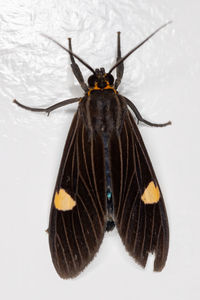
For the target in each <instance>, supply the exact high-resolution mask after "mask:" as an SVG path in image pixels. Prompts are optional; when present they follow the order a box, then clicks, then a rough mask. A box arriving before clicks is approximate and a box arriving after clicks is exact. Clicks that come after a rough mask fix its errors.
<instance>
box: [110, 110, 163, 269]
mask: <svg viewBox="0 0 200 300" xmlns="http://www.w3.org/2000/svg"><path fill="white" fill-rule="evenodd" d="M109 151H110V168H111V179H112V193H113V201H114V217H115V223H116V226H117V229H118V231H119V234H120V236H121V239H122V241H123V243H124V245H125V247H126V249H127V250H128V252H129V253H130V255H131V256H132V257H134V258H135V260H136V261H137V262H138V263H139V264H140V265H142V266H143V267H145V265H146V262H147V258H148V254H149V253H150V252H151V253H155V261H154V270H155V271H161V270H162V268H163V267H164V265H165V262H166V259H167V253H168V244H169V229H168V220H167V214H166V210H165V205H164V201H163V197H162V194H161V191H160V188H159V184H158V181H157V179H156V176H155V173H154V171H153V168H152V165H151V162H150V159H149V156H148V154H147V151H146V148H145V146H144V143H143V141H142V138H141V135H140V133H139V130H138V128H137V126H136V124H135V122H134V120H133V118H132V116H131V114H130V113H129V112H126V113H125V117H124V122H123V124H122V128H121V131H120V133H117V132H115V133H113V134H112V136H111V137H110V145H109Z"/></svg>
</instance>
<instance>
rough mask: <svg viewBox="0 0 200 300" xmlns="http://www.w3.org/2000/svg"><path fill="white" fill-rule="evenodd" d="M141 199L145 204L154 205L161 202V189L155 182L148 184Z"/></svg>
mask: <svg viewBox="0 0 200 300" xmlns="http://www.w3.org/2000/svg"><path fill="white" fill-rule="evenodd" d="M141 199H142V201H143V202H144V203H145V204H154V203H157V202H158V201H159V200H160V191H159V188H158V186H155V184H154V182H153V181H151V182H150V183H149V184H148V186H147V188H146V189H145V190H144V193H143V195H142V196H141Z"/></svg>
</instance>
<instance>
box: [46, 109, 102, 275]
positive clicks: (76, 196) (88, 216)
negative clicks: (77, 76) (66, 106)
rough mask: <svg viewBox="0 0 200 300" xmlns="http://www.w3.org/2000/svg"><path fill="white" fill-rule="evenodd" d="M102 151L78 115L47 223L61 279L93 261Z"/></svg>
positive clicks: (98, 224) (97, 241)
mask: <svg viewBox="0 0 200 300" xmlns="http://www.w3.org/2000/svg"><path fill="white" fill-rule="evenodd" d="M105 215H106V192H105V168H104V148H103V143H102V139H101V137H100V136H98V135H97V134H93V133H91V132H89V130H88V129H87V128H86V127H85V125H84V122H83V119H82V117H81V116H80V115H79V111H78V112H77V113H76V115H75V117H74V119H73V122H72V125H71V128H70V131H69V134H68V137H67V141H66V145H65V148H64V153H63V157H62V161H61V165H60V171H59V175H58V179H57V184H56V188H55V193H54V197H53V202H52V207H51V214H50V221H49V230H48V232H49V244H50V251H51V255H52V260H53V263H54V266H55V268H56V270H57V272H58V274H59V275H60V276H61V277H62V278H70V277H75V276H77V275H78V274H79V272H80V271H82V270H83V269H84V267H85V266H86V265H87V264H88V263H89V262H90V261H91V260H92V259H93V257H94V255H95V253H96V252H97V251H98V248H99V246H100V244H101V241H102V238H103V235H104V231H105V225H106V224H105V222H106V218H105Z"/></svg>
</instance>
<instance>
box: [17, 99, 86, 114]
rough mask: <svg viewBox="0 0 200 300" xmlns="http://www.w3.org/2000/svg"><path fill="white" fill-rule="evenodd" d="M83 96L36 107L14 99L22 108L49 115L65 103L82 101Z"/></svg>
mask: <svg viewBox="0 0 200 300" xmlns="http://www.w3.org/2000/svg"><path fill="white" fill-rule="evenodd" d="M80 100H81V98H72V99H67V100H64V101H61V102H58V103H56V104H54V105H51V106H49V107H47V108H34V107H29V106H26V105H24V104H21V103H20V102H18V101H17V100H16V99H14V100H13V103H15V104H17V105H18V106H20V107H21V108H24V109H26V110H30V111H34V112H46V113H47V115H49V114H50V113H51V112H52V111H53V110H55V109H57V108H59V107H62V106H65V105H68V104H71V103H75V102H78V101H80Z"/></svg>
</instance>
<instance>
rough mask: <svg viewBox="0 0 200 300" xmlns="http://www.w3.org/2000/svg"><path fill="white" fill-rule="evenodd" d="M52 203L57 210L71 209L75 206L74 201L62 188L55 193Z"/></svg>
mask: <svg viewBox="0 0 200 300" xmlns="http://www.w3.org/2000/svg"><path fill="white" fill-rule="evenodd" d="M54 205H55V208H56V209H58V210H62V211H66V210H72V209H73V208H74V206H76V201H74V199H72V197H71V196H70V195H69V194H68V193H67V192H66V191H65V190H64V189H60V190H59V193H58V192H56V194H55V198H54Z"/></svg>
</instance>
